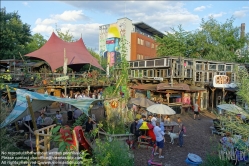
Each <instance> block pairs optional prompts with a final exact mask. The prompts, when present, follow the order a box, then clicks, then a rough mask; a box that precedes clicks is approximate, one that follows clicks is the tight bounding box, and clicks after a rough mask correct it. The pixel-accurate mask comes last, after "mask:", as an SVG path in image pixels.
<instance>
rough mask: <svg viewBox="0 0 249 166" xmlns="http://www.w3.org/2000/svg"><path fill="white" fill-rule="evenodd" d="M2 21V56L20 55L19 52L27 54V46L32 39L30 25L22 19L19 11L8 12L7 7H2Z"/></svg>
mask: <svg viewBox="0 0 249 166" xmlns="http://www.w3.org/2000/svg"><path fill="white" fill-rule="evenodd" d="M0 23H1V30H0V38H1V40H0V45H1V49H0V55H1V57H0V58H1V59H12V58H13V56H14V55H16V57H19V52H20V53H21V54H26V53H27V49H26V46H27V44H28V42H30V41H31V31H30V25H28V24H26V23H23V22H22V21H21V17H20V16H19V15H18V12H12V13H7V12H6V9H5V8H1V11H0Z"/></svg>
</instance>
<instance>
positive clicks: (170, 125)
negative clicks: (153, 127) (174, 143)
mask: <svg viewBox="0 0 249 166" xmlns="http://www.w3.org/2000/svg"><path fill="white" fill-rule="evenodd" d="M178 125H179V124H178V123H176V122H175V121H166V122H165V123H164V127H165V129H164V130H165V132H168V131H170V132H171V133H174V127H175V126H178Z"/></svg>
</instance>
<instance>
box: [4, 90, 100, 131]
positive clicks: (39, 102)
mask: <svg viewBox="0 0 249 166" xmlns="http://www.w3.org/2000/svg"><path fill="white" fill-rule="evenodd" d="M16 96H17V100H16V104H15V107H14V109H13V110H12V112H11V113H10V114H9V116H8V117H7V118H6V119H5V120H4V121H3V122H2V123H1V126H0V128H2V127H5V126H6V125H8V124H11V123H13V122H16V121H18V120H20V119H22V118H23V117H25V116H27V115H29V114H30V113H29V109H28V103H27V100H26V96H29V97H30V100H31V104H32V109H33V111H34V112H35V111H39V110H41V109H42V108H43V107H45V106H48V105H50V104H52V103H53V102H61V103H66V104H70V105H72V106H74V107H76V108H78V109H80V110H81V111H82V112H84V113H85V114H87V115H88V110H89V107H90V105H91V104H92V103H93V102H95V101H99V100H97V99H92V98H82V99H69V98H60V97H55V96H50V95H46V94H40V93H36V92H31V91H27V90H23V89H17V90H16Z"/></svg>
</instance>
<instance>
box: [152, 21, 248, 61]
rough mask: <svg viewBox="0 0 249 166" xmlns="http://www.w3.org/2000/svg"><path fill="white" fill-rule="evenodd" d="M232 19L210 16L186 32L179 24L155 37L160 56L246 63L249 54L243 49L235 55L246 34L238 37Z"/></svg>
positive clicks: (246, 38) (245, 41)
mask: <svg viewBox="0 0 249 166" xmlns="http://www.w3.org/2000/svg"><path fill="white" fill-rule="evenodd" d="M233 23H234V18H230V19H227V20H226V22H225V23H219V22H218V21H217V20H215V19H214V18H213V17H209V18H208V20H206V21H205V20H204V19H202V22H201V24H200V30H195V31H192V32H188V31H185V30H183V28H182V27H181V26H179V27H178V30H175V29H174V28H172V31H173V33H169V32H167V33H166V35H165V36H164V37H163V38H160V37H156V42H157V43H158V44H159V46H158V48H157V54H158V55H159V56H185V57H192V58H205V59H208V60H217V61H229V62H245V61H248V56H246V55H248V53H247V52H246V51H243V54H242V55H241V57H238V56H237V54H236V51H237V50H238V49H242V50H243V48H244V47H245V45H246V43H248V41H249V34H246V35H245V37H240V27H234V26H233Z"/></svg>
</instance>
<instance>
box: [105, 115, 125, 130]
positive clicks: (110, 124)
mask: <svg viewBox="0 0 249 166" xmlns="http://www.w3.org/2000/svg"><path fill="white" fill-rule="evenodd" d="M103 129H104V130H105V131H108V133H110V134H125V133H126V131H127V129H126V127H125V123H124V122H123V121H122V119H120V118H117V117H115V116H113V117H111V118H109V119H108V120H105V121H103Z"/></svg>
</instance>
